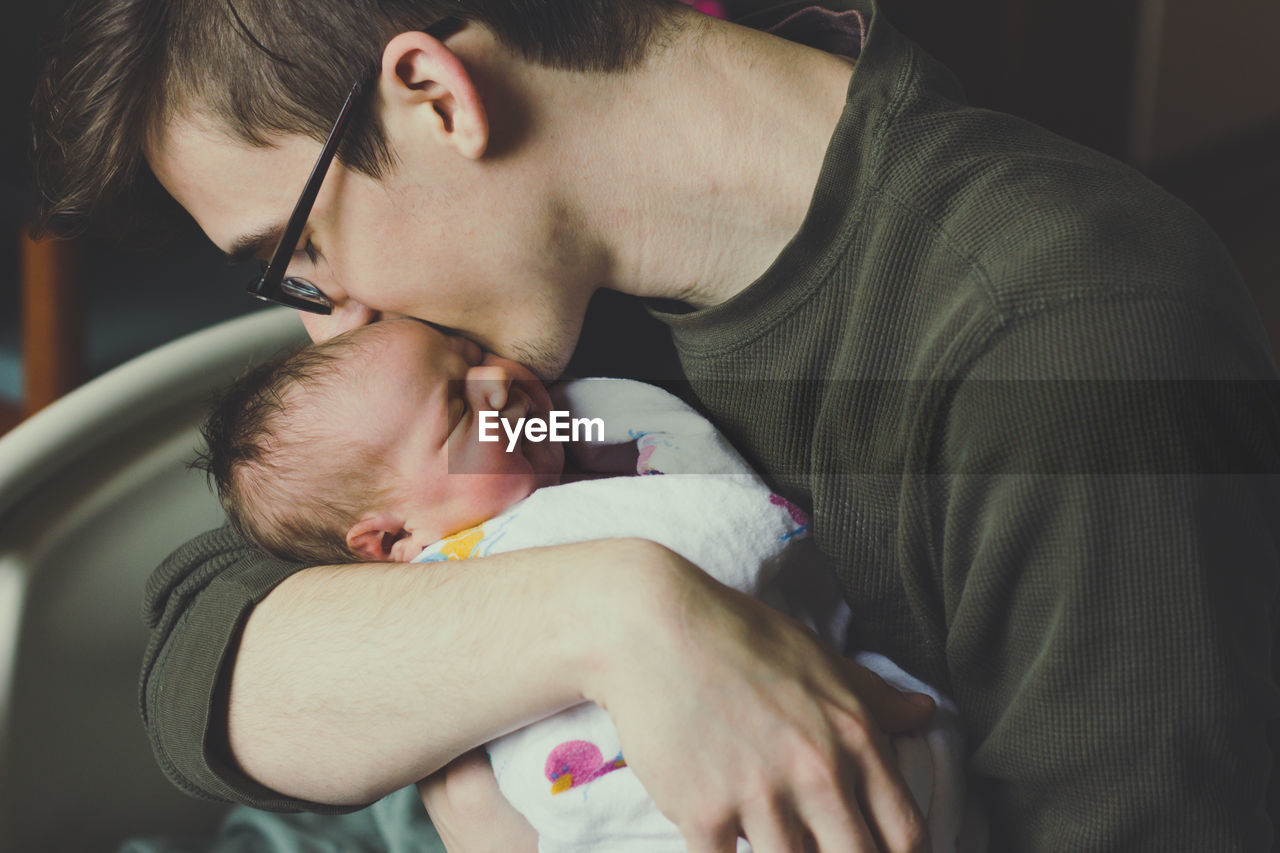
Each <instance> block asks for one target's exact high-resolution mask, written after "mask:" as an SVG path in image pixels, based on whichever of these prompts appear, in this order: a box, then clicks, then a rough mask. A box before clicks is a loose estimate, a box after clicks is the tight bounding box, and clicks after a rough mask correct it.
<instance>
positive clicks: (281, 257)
mask: <svg viewBox="0 0 1280 853" xmlns="http://www.w3.org/2000/svg"><path fill="white" fill-rule="evenodd" d="M464 25H465V22H464V21H463V20H462V19H460V18H444V19H442V20H440V21H439V22H437V23H435V24H433V25H431V26H430V27H427V29H426V30H425V32H427V33H428V34H430V35H432V36H434V37H435V38H436V39H439V40H440V41H444V40H445V39H446V38H448V37H449V36H451V35H453V34H454V33H456V32H457V31H458V30H460V29H462V27H463V26H464ZM376 81H377V68H376V67H374V68H371V69H370V73H369V74H368V75H366V78H365V79H361V80H357V81H356V84H355V85H354V86H352V87H351V91H350V92H348V93H347V99H346V101H344V102H343V104H342V109H341V110H340V111H339V112H338V118H337V119H336V120H335V121H334V122H333V129H332V130H330V131H329V138H328V139H326V140H325V143H324V148H322V149H320V157H319V158H318V159H317V160H316V164H315V166H314V167H312V169H311V177H309V178H307V185H306V186H305V187H303V188H302V195H301V196H299V197H298V203H297V204H295V205H294V206H293V213H292V214H290V215H289V221H288V223H287V224H286V225H285V227H284V233H283V234H281V235H280V242H279V243H277V244H276V250H275V251H274V252H272V254H271V260H270V261H268V262H267V265H266V267H264V268H263V270H262V275H261V276H259V277H258V278H256V279H254V280H253V281H251V282H249V293H250V294H251V295H253V296H256V297H258V298H259V299H262V300H265V301H267V302H278V303H280V304H281V305H288V306H289V307H290V308H296V309H298V310H299V311H308V312H310V313H312V314H332V313H333V300H331V299H330V298H329V297H328V296H325V295H324V292H323V291H322V290H320V288H318V287H316V286H315V285H314V284H312V283H311V282H309V281H307V280H306V279H305V278H299V277H298V276H292V275H291V276H287V277H286V276H285V272H286V271H287V270H288V269H289V261H290V260H292V258H293V255H294V253H295V252H297V251H298V239H299V238H300V237H301V236H302V229H303V228H305V227H306V225H307V217H309V216H311V208H312V206H313V205H314V204H315V203H316V196H317V195H319V194H320V185H321V184H323V183H324V176H325V175H326V174H327V173H328V171H329V164H330V163H332V162H333V157H334V155H335V154H337V153H338V146H339V145H341V144H342V134H343V132H344V131H346V129H347V122H348V120H349V119H350V117H351V112H352V109H353V108H354V107H355V105H356V103H357V102H358V101H359V100H360V96H361V94H362V93H363V92H364V90H365V87H366V86H371V85H374V84H375V82H376Z"/></svg>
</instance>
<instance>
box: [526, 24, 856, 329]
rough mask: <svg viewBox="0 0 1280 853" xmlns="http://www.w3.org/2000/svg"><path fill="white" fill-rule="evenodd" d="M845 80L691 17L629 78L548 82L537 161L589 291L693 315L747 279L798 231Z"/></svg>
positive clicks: (830, 67)
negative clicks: (577, 242)
mask: <svg viewBox="0 0 1280 853" xmlns="http://www.w3.org/2000/svg"><path fill="white" fill-rule="evenodd" d="M851 72H852V64H851V62H850V61H848V60H845V59H842V58H839V57H835V56H832V55H830V54H826V53H823V52H821V51H817V50H813V49H811V48H807V47H803V46H801V45H797V44H793V43H791V42H787V41H785V40H782V39H779V38H775V37H773V36H769V35H765V34H763V33H758V32H755V31H753V30H748V29H745V28H742V27H737V26H733V25H730V24H725V23H723V22H720V21H714V20H712V19H707V18H699V19H695V20H693V21H691V23H690V25H689V26H688V27H686V28H685V30H684V31H683V32H682V33H681V34H680V35H679V36H677V37H676V38H675V39H674V40H673V42H672V43H671V44H669V45H667V46H665V47H662V48H659V49H657V50H656V51H655V52H654V55H653V56H651V57H650V59H649V60H648V61H647V62H646V64H645V66H644V67H643V68H641V69H638V70H636V71H634V72H631V73H626V74H612V75H589V76H588V75H563V76H561V75H557V76H560V80H559V81H558V84H559V85H560V86H561V88H559V89H557V90H556V91H555V93H551V92H548V95H549V96H551V97H553V98H555V99H556V100H557V101H558V102H559V103H558V109H557V110H556V111H555V114H554V115H555V120H556V121H558V122H559V123H560V126H559V127H558V128H556V129H555V132H554V133H551V134H544V135H542V138H541V144H544V145H555V146H557V151H558V156H554V157H548V158H546V160H544V162H554V163H557V164H558V168H559V169H560V170H561V172H560V174H559V175H558V176H557V180H556V181H555V183H556V184H557V185H558V186H560V187H562V188H564V189H563V192H564V194H565V203H566V207H567V208H568V209H576V210H577V211H582V212H584V213H583V215H581V216H580V219H579V221H580V222H581V224H582V227H584V228H585V229H587V231H589V232H590V233H591V235H592V238H593V239H594V242H595V245H596V246H598V247H600V249H601V252H600V256H601V257H603V258H606V259H607V260H606V262H605V263H603V264H602V265H601V278H600V280H599V281H598V282H597V283H596V284H597V285H598V286H603V287H609V288H612V289H615V290H620V291H623V292H626V293H630V294H633V295H637V296H644V297H652V298H664V299H674V300H679V301H682V302H684V303H686V304H688V305H689V306H691V307H695V308H698V307H706V306H710V305H715V304H718V303H721V302H724V301H726V300H728V299H730V298H732V297H733V296H734V295H735V294H737V293H738V292H739V291H741V290H742V289H743V288H745V287H746V286H747V285H749V284H750V283H751V282H753V281H755V280H756V279H757V278H758V277H759V276H760V275H762V274H763V273H764V272H765V270H766V269H768V267H769V266H770V265H771V264H772V263H773V261H774V260H775V259H776V258H777V256H778V254H779V253H780V252H781V251H782V249H783V248H784V247H785V246H786V244H787V243H788V241H790V240H791V238H792V237H793V236H794V235H795V234H796V232H797V231H798V230H799V228H800V225H801V223H802V222H803V220H804V217H805V214H806V212H807V211H808V207H809V202H810V199H811V197H812V195H813V190H814V187H815V185H816V183H817V180H818V174H819V172H820V170H821V167H822V162H823V159H824V156H825V153H826V149H827V145H828V143H829V141H830V138H831V135H832V133H833V131H834V129H835V126H836V124H837V122H838V121H839V118H840V115H841V112H842V110H843V107H844V103H845V98H846V92H847V89H848V85H849V77H850V74H851ZM566 76H567V77H569V78H570V80H569V85H568V86H564V85H563V84H564V82H565V80H564V78H565V77H566ZM578 83H581V84H582V85H580V86H579V85H577V84H578ZM546 153H550V152H546Z"/></svg>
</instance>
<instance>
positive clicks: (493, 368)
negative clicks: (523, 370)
mask: <svg viewBox="0 0 1280 853" xmlns="http://www.w3.org/2000/svg"><path fill="white" fill-rule="evenodd" d="M511 381H512V377H511V374H510V373H508V372H507V369H506V368H505V367H502V366H501V365H497V364H484V365H479V366H477V367H472V368H470V369H469V370H467V375H466V384H467V396H468V398H470V400H471V402H472V405H473V406H474V407H476V408H477V409H483V410H487V411H495V412H500V411H502V409H503V407H504V406H506V405H507V400H508V398H509V397H510V394H511Z"/></svg>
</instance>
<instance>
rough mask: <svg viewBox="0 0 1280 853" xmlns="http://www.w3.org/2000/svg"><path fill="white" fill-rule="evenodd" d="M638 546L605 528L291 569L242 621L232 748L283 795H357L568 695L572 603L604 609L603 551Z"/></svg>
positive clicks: (585, 647) (588, 651)
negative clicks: (585, 537) (456, 557)
mask: <svg viewBox="0 0 1280 853" xmlns="http://www.w3.org/2000/svg"><path fill="white" fill-rule="evenodd" d="M642 550H643V547H642V546H640V547H637V546H636V545H635V544H634V543H627V542H623V541H618V540H605V541H599V542H590V543H583V544H579V545H569V546H563V547H557V548H546V549H533V550H530V551H524V552H519V553H512V554H503V555H497V556H494V557H489V558H483V559H475V560H466V561H450V562H446V563H433V564H405V563H398V564H377V565H354V566H340V567H328V568H318V569H310V570H307V571H304V572H300V573H299V574H297V575H294V576H293V577H292V578H290V579H289V580H287V581H285V582H284V583H282V584H281V585H280V586H278V587H277V588H276V589H275V590H274V591H273V592H272V593H271V594H270V595H269V596H268V597H267V598H266V599H264V600H263V601H262V602H261V603H260V604H259V605H258V606H257V607H256V608H255V609H254V611H253V612H252V614H251V616H250V618H249V620H248V622H247V624H246V626H245V629H244V633H243V637H242V640H241V643H240V646H239V651H238V653H237V656H236V659H235V662H234V670H233V675H232V679H231V688H230V696H229V709H228V738H229V742H230V745H231V749H232V752H233V753H234V756H235V758H236V760H237V761H238V762H239V764H240V766H241V767H242V768H243V769H244V770H245V772H247V773H248V774H249V775H250V776H252V777H253V778H255V779H256V780H257V781H259V782H260V783H262V784H264V785H266V786H267V787H269V788H272V789H274V790H277V791H280V792H282V793H285V794H288V795H290V796H294V797H298V798H302V799H306V800H311V801H314V802H321V803H332V804H357V803H364V802H369V801H371V800H374V799H376V798H378V797H380V796H383V795H385V794H386V793H388V792H390V791H392V790H395V789H396V788H399V787H402V786H404V785H407V784H410V783H412V782H415V781H417V780H418V779H421V778H422V777H424V776H426V775H427V774H429V773H431V772H433V771H434V770H436V769H437V768H439V767H441V766H442V765H444V764H445V763H447V762H448V761H450V760H451V759H453V758H454V757H456V756H457V755H459V754H461V753H462V752H465V751H466V750H467V749H470V748H472V747H474V746H476V745H478V744H480V743H483V742H485V741H487V740H490V739H492V738H493V737H496V736H497V735H499V734H502V733H504V732H506V731H510V730H512V729H514V728H518V727H519V726H521V725H524V724H525V723H527V722H529V721H531V720H534V719H539V718H541V717H544V716H547V715H549V714H551V713H554V712H555V711H557V710H560V709H561V708H564V707H567V706H569V705H572V704H576V703H577V702H579V701H581V699H582V686H581V676H582V675H583V673H584V671H586V670H588V669H589V668H590V666H591V665H592V660H591V658H590V655H592V654H594V653H595V652H594V651H593V650H595V649H598V648H599V644H598V643H597V642H596V639H597V638H592V637H589V636H582V634H581V633H580V630H581V629H582V628H583V627H584V625H583V621H582V620H581V619H580V618H578V617H577V616H576V615H575V614H582V613H597V614H598V613H600V612H601V611H602V610H604V609H606V608H607V606H608V599H609V596H610V595H611V594H614V593H615V592H616V591H619V583H618V581H619V580H620V579H621V577H625V574H621V576H620V573H617V572H614V571H613V570H612V569H611V568H609V567H616V566H619V564H620V563H621V562H623V559H621V558H623V557H626V556H628V555H633V556H634V555H637V554H638V553H639V552H640V551H642ZM606 573H608V574H609V575H610V577H609V578H607V579H606V578H605V577H604V575H605V574H606ZM641 574H643V573H641ZM614 600H618V599H616V598H615V599H614Z"/></svg>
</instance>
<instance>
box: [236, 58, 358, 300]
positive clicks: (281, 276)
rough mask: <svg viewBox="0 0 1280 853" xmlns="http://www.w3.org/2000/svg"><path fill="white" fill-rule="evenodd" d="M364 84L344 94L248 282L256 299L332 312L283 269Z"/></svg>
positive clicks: (301, 280)
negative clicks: (275, 239)
mask: <svg viewBox="0 0 1280 853" xmlns="http://www.w3.org/2000/svg"><path fill="white" fill-rule="evenodd" d="M365 85H366V81H364V80H358V81H356V84H355V85H354V86H352V87H351V91H350V92H348V93H347V100H346V101H344V102H343V104H342V109H341V110H340V111H339V112H338V118H337V120H336V121H335V122H334V123H333V129H332V130H330V131H329V138H328V139H326V140H325V142H324V148H322V149H320V157H319V159H317V160H316V164H315V166H314V167H312V169H311V177H309V178H307V185H306V186H305V187H303V188H302V195H301V196H299V197H298V203H297V204H295V205H294V206H293V213H291V214H290V215H289V222H288V223H287V224H286V225H285V227H284V233H283V234H281V235H280V242H279V243H277V244H276V250H275V251H274V252H272V254H271V260H270V261H268V262H267V265H266V267H265V268H264V269H263V270H262V275H261V276H259V277H258V278H257V279H255V280H254V281H251V282H249V293H251V294H252V295H254V296H256V297H258V298H259V299H262V300H265V301H267V302H278V303H280V304H281V305H288V306H289V307H290V308H297V309H298V310H299V311H308V312H310V313H312V314H332V313H333V302H332V300H330V299H329V297H327V296H325V295H324V292H323V291H321V290H320V288H318V287H316V286H315V285H314V284H312V283H311V282H309V281H307V280H306V279H305V278H299V277H298V276H294V275H291V276H288V277H286V276H285V271H286V270H287V269H288V268H289V261H290V260H292V259H293V255H294V252H296V251H297V250H298V239H299V238H300V237H301V236H302V229H303V228H305V227H306V225H307V217H309V216H311V207H312V206H313V205H314V204H315V203H316V196H317V195H319V194H320V185H321V184H323V183H324V176H325V175H326V174H328V172H329V164H330V163H332V162H333V155H334V154H336V153H337V152H338V146H339V145H340V144H342V134H343V131H345V130H346V129H347V120H348V119H349V118H350V117H351V108H352V106H353V105H354V104H355V103H356V101H357V100H359V98H360V94H361V92H363V91H364V87H365Z"/></svg>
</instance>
